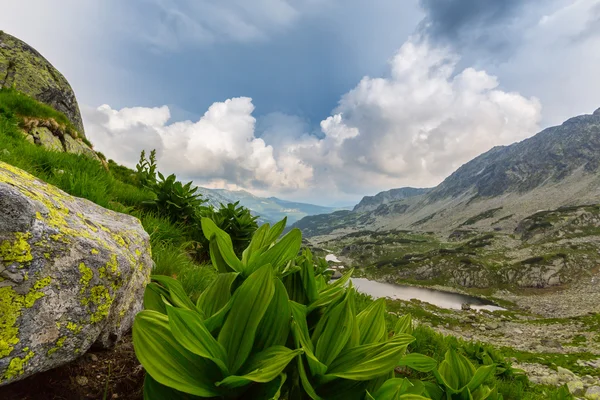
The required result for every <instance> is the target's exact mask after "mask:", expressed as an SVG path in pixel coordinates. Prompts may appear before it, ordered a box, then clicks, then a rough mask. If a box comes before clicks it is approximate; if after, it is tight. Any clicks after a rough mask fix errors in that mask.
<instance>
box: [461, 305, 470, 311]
mask: <svg viewBox="0 0 600 400" xmlns="http://www.w3.org/2000/svg"><path fill="white" fill-rule="evenodd" d="M460 309H461V310H463V311H469V310H470V309H471V305H470V304H469V303H462V304H461V305H460Z"/></svg>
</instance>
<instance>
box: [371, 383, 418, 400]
mask: <svg viewBox="0 0 600 400" xmlns="http://www.w3.org/2000/svg"><path fill="white" fill-rule="evenodd" d="M412 386H413V384H412V383H410V381H409V380H408V379H406V378H404V379H402V378H392V379H388V380H387V381H385V382H384V383H383V385H381V387H380V388H379V390H377V391H376V392H375V393H373V397H374V398H375V399H376V400H396V399H398V397H399V396H400V395H401V394H403V393H406V392H407V391H408V389H409V388H410V387H412Z"/></svg>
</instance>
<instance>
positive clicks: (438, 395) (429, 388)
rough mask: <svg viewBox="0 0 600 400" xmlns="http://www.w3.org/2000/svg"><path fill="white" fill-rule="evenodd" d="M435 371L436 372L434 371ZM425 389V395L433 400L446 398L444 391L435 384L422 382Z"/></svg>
mask: <svg viewBox="0 0 600 400" xmlns="http://www.w3.org/2000/svg"><path fill="white" fill-rule="evenodd" d="M434 371H435V370H434ZM422 384H423V387H424V388H425V392H424V394H426V395H427V396H429V397H430V398H432V399H433V400H442V399H443V398H444V397H445V396H444V390H443V389H442V388H441V387H440V386H439V385H437V384H435V383H433V382H427V381H425V382H422Z"/></svg>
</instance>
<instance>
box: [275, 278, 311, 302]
mask: <svg viewBox="0 0 600 400" xmlns="http://www.w3.org/2000/svg"><path fill="white" fill-rule="evenodd" d="M281 279H282V281H283V284H284V285H285V289H286V290H287V292H288V296H289V298H290V300H291V301H295V302H296V303H299V304H306V302H307V301H308V297H307V296H306V292H305V290H304V286H303V285H302V276H301V275H300V274H298V273H296V274H290V275H287V276H285V277H282V278H281Z"/></svg>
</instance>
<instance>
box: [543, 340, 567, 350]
mask: <svg viewBox="0 0 600 400" xmlns="http://www.w3.org/2000/svg"><path fill="white" fill-rule="evenodd" d="M540 343H541V344H542V346H546V347H552V348H556V349H562V345H561V344H560V342H559V341H558V340H555V339H542V340H540Z"/></svg>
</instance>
